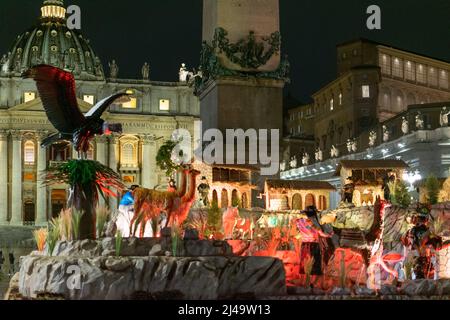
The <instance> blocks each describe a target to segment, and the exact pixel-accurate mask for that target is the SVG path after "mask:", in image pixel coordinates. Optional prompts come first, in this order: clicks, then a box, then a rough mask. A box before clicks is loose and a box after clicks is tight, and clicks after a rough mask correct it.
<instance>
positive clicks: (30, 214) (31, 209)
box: [23, 200, 36, 224]
mask: <svg viewBox="0 0 450 320" xmlns="http://www.w3.org/2000/svg"><path fill="white" fill-rule="evenodd" d="M23 207H24V208H23V209H24V217H23V222H24V223H25V224H32V223H34V221H35V212H36V206H35V205H34V202H33V201H31V200H30V201H26V202H25V204H24V206H23Z"/></svg>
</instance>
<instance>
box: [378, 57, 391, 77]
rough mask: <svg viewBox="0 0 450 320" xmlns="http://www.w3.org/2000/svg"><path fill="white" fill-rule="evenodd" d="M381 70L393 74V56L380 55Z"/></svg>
mask: <svg viewBox="0 0 450 320" xmlns="http://www.w3.org/2000/svg"><path fill="white" fill-rule="evenodd" d="M380 66H381V72H382V73H384V74H388V75H390V74H391V57H389V56H387V55H385V54H382V55H380Z"/></svg>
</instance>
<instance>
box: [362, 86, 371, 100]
mask: <svg viewBox="0 0 450 320" xmlns="http://www.w3.org/2000/svg"><path fill="white" fill-rule="evenodd" d="M362 97H363V98H370V86H362Z"/></svg>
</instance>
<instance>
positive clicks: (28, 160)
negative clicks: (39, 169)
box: [24, 140, 35, 165]
mask: <svg viewBox="0 0 450 320" xmlns="http://www.w3.org/2000/svg"><path fill="white" fill-rule="evenodd" d="M34 153H35V151H34V142H33V141H30V140H28V141H27V142H25V145H24V161H25V164H28V165H32V164H34V161H35V160H34Z"/></svg>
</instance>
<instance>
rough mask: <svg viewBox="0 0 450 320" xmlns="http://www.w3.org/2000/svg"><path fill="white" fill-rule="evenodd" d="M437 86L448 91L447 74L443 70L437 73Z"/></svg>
mask: <svg viewBox="0 0 450 320" xmlns="http://www.w3.org/2000/svg"><path fill="white" fill-rule="evenodd" d="M439 86H440V87H441V88H443V89H448V72H447V71H445V70H441V71H440V72H439Z"/></svg>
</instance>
